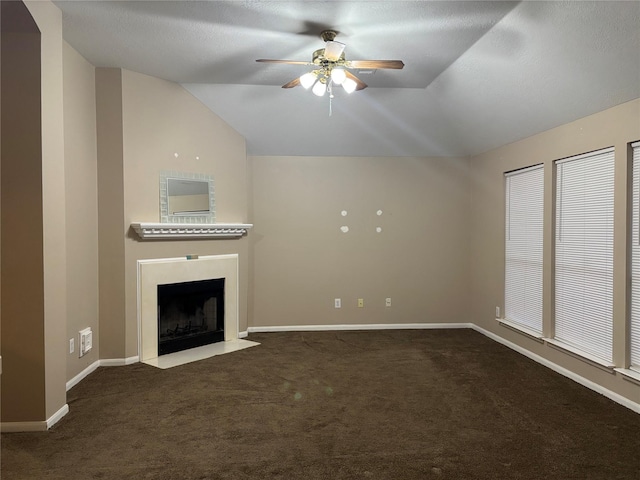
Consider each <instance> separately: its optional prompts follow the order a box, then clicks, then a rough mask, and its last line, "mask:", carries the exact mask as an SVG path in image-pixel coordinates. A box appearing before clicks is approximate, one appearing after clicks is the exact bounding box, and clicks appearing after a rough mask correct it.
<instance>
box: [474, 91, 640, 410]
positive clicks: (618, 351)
mask: <svg viewBox="0 0 640 480" xmlns="http://www.w3.org/2000/svg"><path fill="white" fill-rule="evenodd" d="M639 139H640V100H635V101H632V102H629V103H625V104H622V105H619V106H617V107H615V108H612V109H609V110H605V111H603V112H601V113H597V114H595V115H591V116H589V117H586V118H583V119H581V120H578V121H575V122H572V123H569V124H566V125H563V126H561V127H558V128H555V129H553V130H549V131H547V132H544V133H541V134H539V135H536V136H533V137H530V138H527V139H525V140H522V141H520V142H517V143H513V144H510V145H505V146H504V147H501V148H499V149H496V150H493V151H491V152H488V153H485V154H483V155H478V156H476V157H474V158H472V159H471V163H470V165H471V176H470V178H471V179H472V209H471V225H470V227H471V228H470V235H471V237H472V238H473V241H472V242H471V244H470V246H471V258H472V261H471V286H472V288H471V307H472V308H471V310H470V311H471V317H470V321H472V322H473V323H475V324H477V325H479V326H480V327H482V328H484V329H486V330H488V331H490V332H493V333H495V334H497V335H500V336H502V337H503V338H505V339H507V340H508V341H511V342H513V343H515V344H517V345H519V346H521V347H523V348H526V349H528V350H530V351H532V352H534V353H536V354H538V355H541V356H543V357H544V358H546V359H548V360H550V361H552V362H555V363H557V364H558V365H560V366H562V367H564V368H567V369H569V370H571V371H572V372H574V373H577V374H578V375H581V376H583V377H585V378H587V379H589V380H591V381H593V382H596V383H597V384H599V385H602V386H604V387H605V388H608V389H610V390H612V391H614V392H617V393H619V394H621V395H623V396H626V397H627V398H630V399H632V400H633V401H635V402H640V387H638V386H637V385H634V384H632V383H631V382H628V381H625V380H623V379H622V378H621V377H620V375H614V374H612V373H607V372H605V371H603V370H601V369H599V368H597V367H595V366H592V365H590V364H587V363H585V362H583V361H582V360H579V359H576V358H574V357H571V356H569V355H567V354H564V353H562V352H560V351H558V350H554V349H551V348H550V347H546V346H544V345H542V344H540V343H537V342H535V341H533V340H530V339H527V338H526V337H524V336H523V335H520V334H518V333H515V332H512V331H510V330H508V329H506V328H504V327H501V326H499V325H498V323H497V322H496V320H495V307H496V306H500V307H502V306H503V303H504V183H503V182H504V172H506V171H509V170H514V169H517V168H522V167H526V166H529V165H535V164H539V163H544V168H545V207H544V208H545V232H544V234H545V246H544V260H545V268H544V324H545V330H546V332H548V333H550V331H551V324H552V296H553V289H552V282H553V277H552V276H553V272H552V262H553V249H552V240H553V233H552V232H553V231H552V220H553V212H554V210H553V188H552V182H553V162H554V160H557V159H560V158H564V157H568V156H572V155H577V154H580V153H585V152H589V151H593V150H597V149H601V148H605V147H610V146H613V147H615V156H616V177H615V181H616V194H615V195H616V196H615V240H614V242H615V243H614V254H615V259H614V358H615V360H616V363H617V364H618V366H625V364H624V361H625V355H624V354H625V344H626V340H627V339H626V324H627V323H626V322H627V320H626V319H627V307H626V305H627V297H626V292H627V289H626V286H627V284H628V281H629V280H628V279H629V276H628V272H627V265H628V260H627V259H628V257H627V256H626V250H627V239H628V230H627V218H628V198H627V184H628V179H629V178H628V173H629V164H630V158H631V157H630V154H629V148H628V144H629V143H630V142H633V141H635V140H639Z"/></svg>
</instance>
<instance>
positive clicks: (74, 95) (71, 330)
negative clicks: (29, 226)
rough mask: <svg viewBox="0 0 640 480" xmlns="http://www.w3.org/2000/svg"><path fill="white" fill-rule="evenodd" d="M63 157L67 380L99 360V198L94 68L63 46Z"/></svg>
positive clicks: (69, 47)
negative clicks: (83, 343) (84, 342)
mask: <svg viewBox="0 0 640 480" xmlns="http://www.w3.org/2000/svg"><path fill="white" fill-rule="evenodd" d="M63 61H64V133H65V137H64V140H65V141H64V156H65V192H66V220H67V222H66V227H67V230H66V236H67V328H66V338H67V342H68V341H69V339H71V338H73V339H74V342H75V351H74V352H73V353H69V350H68V349H67V350H66V352H67V380H69V379H71V378H73V377H74V376H76V375H77V374H79V373H80V372H81V371H82V370H84V369H85V368H87V367H88V366H89V365H91V364H92V363H93V362H95V361H96V360H98V358H99V355H98V354H99V342H100V338H99V337H100V332H99V325H98V196H97V187H98V183H97V157H96V155H97V154H96V96H95V93H96V92H95V68H94V67H93V66H92V65H91V64H90V63H89V62H87V61H86V60H85V59H84V58H82V56H80V54H79V53H78V52H76V51H75V50H74V49H73V48H72V47H71V46H70V45H69V44H67V43H65V44H64V50H63ZM87 327H91V329H92V330H93V335H94V346H93V348H92V350H91V351H90V352H89V353H88V354H87V355H85V356H83V357H82V358H79V356H78V352H79V349H80V348H79V347H80V346H79V340H78V332H79V331H80V330H82V329H83V328H87Z"/></svg>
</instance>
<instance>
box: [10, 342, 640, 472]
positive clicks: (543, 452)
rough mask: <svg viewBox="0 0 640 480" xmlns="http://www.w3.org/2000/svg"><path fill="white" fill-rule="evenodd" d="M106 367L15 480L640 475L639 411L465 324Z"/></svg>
mask: <svg viewBox="0 0 640 480" xmlns="http://www.w3.org/2000/svg"><path fill="white" fill-rule="evenodd" d="M249 339H250V340H254V341H257V342H261V343H262V345H260V346H257V347H253V348H249V349H247V350H242V351H240V352H236V353H232V354H228V355H223V356H219V357H213V358H211V359H208V360H203V361H201V362H197V363H192V364H189V365H185V366H182V367H176V368H173V369H170V370H158V369H156V368H153V367H150V366H147V365H143V364H136V365H131V366H127V367H110V368H101V369H98V370H97V371H96V372H94V373H93V374H91V375H90V376H89V377H88V378H87V379H85V380H84V381H83V382H81V383H80V384H79V385H78V386H76V387H74V388H73V389H72V390H71V391H70V392H69V393H68V403H69V407H70V409H71V411H70V413H69V414H68V415H67V416H66V417H65V418H64V419H63V420H62V421H60V422H59V423H58V424H57V425H56V426H55V427H54V428H53V429H51V430H50V431H49V432H46V433H29V434H3V435H2V458H1V461H2V471H1V474H2V480H12V479H67V480H74V479H78V480H87V479H105V480H106V479H109V480H111V479H118V480H121V479H134V480H137V479H154V480H156V479H157V480H161V479H162V480H164V479H166V480H180V479H189V480H192V479H201V480H203V479H263V478H267V479H311V480H313V479H330V480H333V479H385V480H411V479H441V480H445V479H446V480H451V479H465V480H466V479H482V480H489V479H490V480H496V479H518V480H530V479H531V480H533V479H536V480H538V479H547V480H553V479H558V480H570V479H580V480H588V479H593V480H596V479H597V480H616V479H620V480H622V479H625V480H626V479H629V480H638V479H640V415H638V414H635V413H634V412H632V411H630V410H628V409H626V408H624V407H622V406H620V405H617V404H615V403H613V402H611V401H610V400H608V399H606V398H605V397H603V396H601V395H599V394H597V393H594V392H592V391H590V390H588V389H586V388H584V387H582V386H580V385H578V384H576V383H574V382H572V381H571V380H568V379H566V378H564V377H562V376H560V375H558V374H556V373H554V372H553V371H551V370H548V369H547V368H545V367H543V366H540V365H538V364H536V363H534V362H532V361H530V360H529V359H527V358H525V357H524V356H521V355H519V354H518V353H515V352H513V351H511V350H509V349H507V348H506V347H503V346H502V345H500V344H498V343H495V342H493V341H492V340H490V339H488V338H486V337H484V336H482V335H480V334H478V333H476V332H473V331H471V330H439V331H434V330H431V331H430V330H421V331H407V330H405V331H373V332H337V333H336V332H311V333H269V334H253V335H251V336H250V337H249Z"/></svg>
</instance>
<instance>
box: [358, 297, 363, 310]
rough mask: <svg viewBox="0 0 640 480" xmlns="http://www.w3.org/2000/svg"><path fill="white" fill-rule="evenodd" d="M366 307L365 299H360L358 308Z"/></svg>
mask: <svg viewBox="0 0 640 480" xmlns="http://www.w3.org/2000/svg"><path fill="white" fill-rule="evenodd" d="M362 307H364V298H359V299H358V308H362Z"/></svg>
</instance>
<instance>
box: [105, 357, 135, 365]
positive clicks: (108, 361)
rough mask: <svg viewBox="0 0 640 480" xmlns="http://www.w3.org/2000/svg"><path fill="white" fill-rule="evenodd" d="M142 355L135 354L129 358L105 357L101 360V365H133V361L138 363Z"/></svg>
mask: <svg viewBox="0 0 640 480" xmlns="http://www.w3.org/2000/svg"><path fill="white" fill-rule="evenodd" d="M139 361H140V357H139V356H138V355H135V356H133V357H127V358H103V359H102V360H100V366H101V367H122V366H123V365H131V364H132V363H138V362H139Z"/></svg>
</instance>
